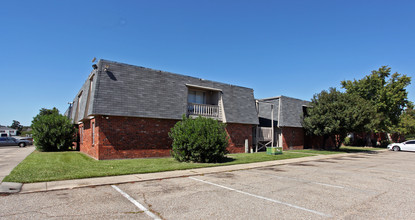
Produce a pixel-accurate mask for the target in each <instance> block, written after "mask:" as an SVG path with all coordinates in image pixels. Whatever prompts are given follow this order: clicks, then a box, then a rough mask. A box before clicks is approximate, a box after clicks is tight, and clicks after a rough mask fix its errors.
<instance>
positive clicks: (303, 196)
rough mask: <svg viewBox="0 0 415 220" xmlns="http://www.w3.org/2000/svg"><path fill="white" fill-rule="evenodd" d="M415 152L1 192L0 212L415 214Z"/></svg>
mask: <svg viewBox="0 0 415 220" xmlns="http://www.w3.org/2000/svg"><path fill="white" fill-rule="evenodd" d="M414 159H415V153H411V152H379V153H376V154H349V155H347V156H345V157H340V158H332V159H325V160H318V161H309V162H303V163H293V164H287V165H278V166H269V167H262V168H257V169H248V170H239V171H233V172H223V173H215V174H207V175H202V176H191V177H181V178H173V179H163V180H156V181H147V182H136V183H128V184H120V185H112V186H100V187H94V188H91V187H89V188H79V189H72V190H60V191H50V192H43V193H29V194H13V195H9V196H1V197H0V206H1V207H2V212H1V214H0V218H7V219H28V218H31V219H33V218H35V219H41V218H64V219H65V218H66V219H73V218H76V219H102V218H104V219H114V218H115V219H132V218H134V219H156V218H160V219H415V212H413V210H415V162H414Z"/></svg>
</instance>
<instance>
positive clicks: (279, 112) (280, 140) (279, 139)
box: [277, 96, 284, 150]
mask: <svg viewBox="0 0 415 220" xmlns="http://www.w3.org/2000/svg"><path fill="white" fill-rule="evenodd" d="M281 98H282V96H281V97H280V98H279V99H278V123H277V127H278V129H280V134H279V135H278V136H279V137H278V147H281V150H282V148H284V146H283V145H282V128H281V127H280V121H281V120H280V119H281Z"/></svg>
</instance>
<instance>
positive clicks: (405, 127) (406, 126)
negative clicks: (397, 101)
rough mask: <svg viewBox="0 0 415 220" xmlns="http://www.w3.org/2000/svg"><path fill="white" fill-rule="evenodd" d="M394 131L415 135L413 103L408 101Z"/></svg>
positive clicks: (414, 109)
mask: <svg viewBox="0 0 415 220" xmlns="http://www.w3.org/2000/svg"><path fill="white" fill-rule="evenodd" d="M393 131H394V132H397V133H400V134H404V135H415V108H414V104H413V103H408V107H407V108H406V109H405V110H404V112H403V113H402V115H401V117H400V120H399V123H398V125H397V126H395V127H394V129H393Z"/></svg>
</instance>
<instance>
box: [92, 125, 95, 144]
mask: <svg viewBox="0 0 415 220" xmlns="http://www.w3.org/2000/svg"><path fill="white" fill-rule="evenodd" d="M94 144H95V122H92V146H94Z"/></svg>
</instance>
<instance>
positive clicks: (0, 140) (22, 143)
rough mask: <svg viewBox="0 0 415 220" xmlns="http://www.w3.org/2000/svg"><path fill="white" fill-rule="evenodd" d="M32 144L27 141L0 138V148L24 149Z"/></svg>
mask: <svg viewBox="0 0 415 220" xmlns="http://www.w3.org/2000/svg"><path fill="white" fill-rule="evenodd" d="M32 144H33V142H31V141H28V140H20V139H16V138H13V137H0V146H19V147H26V146H28V145H32Z"/></svg>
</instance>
